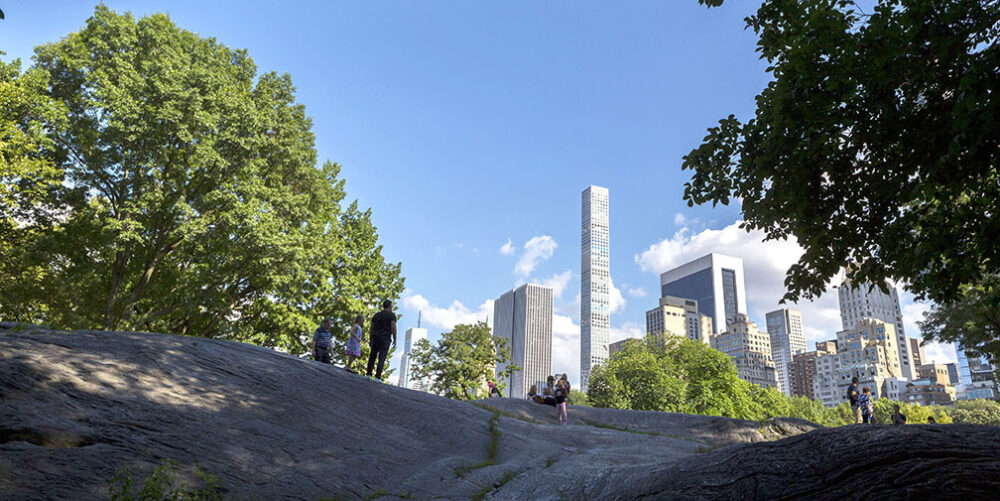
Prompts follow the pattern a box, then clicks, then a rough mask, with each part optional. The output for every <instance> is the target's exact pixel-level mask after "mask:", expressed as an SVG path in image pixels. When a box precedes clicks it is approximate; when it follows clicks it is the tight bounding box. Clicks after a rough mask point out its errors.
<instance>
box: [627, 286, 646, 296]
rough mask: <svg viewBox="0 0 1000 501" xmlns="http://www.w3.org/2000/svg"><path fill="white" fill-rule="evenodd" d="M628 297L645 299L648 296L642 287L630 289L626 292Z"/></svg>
mask: <svg viewBox="0 0 1000 501" xmlns="http://www.w3.org/2000/svg"><path fill="white" fill-rule="evenodd" d="M628 295H629V296H632V297H646V296H648V295H649V294H648V293H646V289H643V288H642V287H632V288H630V289H629V290H628Z"/></svg>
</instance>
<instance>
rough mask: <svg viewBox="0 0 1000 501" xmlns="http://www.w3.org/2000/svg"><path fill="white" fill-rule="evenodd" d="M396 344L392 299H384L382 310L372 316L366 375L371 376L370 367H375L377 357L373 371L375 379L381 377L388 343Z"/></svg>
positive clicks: (387, 351)
mask: <svg viewBox="0 0 1000 501" xmlns="http://www.w3.org/2000/svg"><path fill="white" fill-rule="evenodd" d="M390 341H391V342H392V346H393V347H395V346H396V314H395V313H393V312H392V301H389V300H388V299H386V300H385V301H382V311H380V312H378V313H376V314H375V316H373V317H372V328H371V334H370V335H369V341H368V343H369V346H371V349H372V351H371V354H369V355H368V372H367V373H368V377H369V378H370V377H372V369H374V368H375V360H376V358H377V359H378V370H377V371H376V372H375V379H378V380H381V379H382V368H383V367H385V356H386V355H388V354H389V343H390Z"/></svg>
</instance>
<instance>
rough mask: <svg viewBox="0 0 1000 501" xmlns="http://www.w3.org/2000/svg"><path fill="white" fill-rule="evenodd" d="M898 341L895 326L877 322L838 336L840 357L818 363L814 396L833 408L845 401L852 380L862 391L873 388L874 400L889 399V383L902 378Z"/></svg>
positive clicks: (820, 359) (869, 320)
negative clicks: (885, 397)
mask: <svg viewBox="0 0 1000 501" xmlns="http://www.w3.org/2000/svg"><path fill="white" fill-rule="evenodd" d="M897 340H898V338H897V336H896V332H895V328H894V327H893V325H892V324H891V323H888V322H883V321H881V320H876V319H873V318H866V319H864V320H861V321H860V322H858V324H857V325H855V327H854V328H853V329H846V330H843V331H840V332H838V333H837V353H836V354H835V355H830V356H824V357H818V358H817V359H816V377H815V379H814V382H813V394H814V395H815V397H816V400H819V401H821V402H823V405H826V406H828V407H833V406H835V405H837V404H839V403H840V402H843V401H844V400H845V398H846V397H845V395H846V392H847V387H848V386H849V385H850V384H851V379H852V378H855V377H856V378H858V380H859V381H860V383H859V384H858V387H859V388H863V387H866V386H867V387H868V388H871V391H872V395H873V397H874V398H881V397H882V396H885V394H886V390H885V380H886V379H888V378H899V377H900V373H901V371H902V369H901V366H900V363H899V350H898V348H897V346H896V342H897Z"/></svg>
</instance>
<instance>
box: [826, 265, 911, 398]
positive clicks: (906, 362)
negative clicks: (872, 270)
mask: <svg viewBox="0 0 1000 501" xmlns="http://www.w3.org/2000/svg"><path fill="white" fill-rule="evenodd" d="M885 285H886V287H887V288H888V293H885V292H882V290H881V289H879V288H878V287H877V286H875V285H872V284H857V287H854V284H852V282H851V281H850V280H846V281H844V284H843V285H841V286H840V287H839V288H838V291H839V295H838V296H839V299H840V321H841V324H842V327H843V329H844V330H850V329H854V328H855V327H857V325H858V322H860V321H861V320H864V319H866V318H874V319H877V320H881V321H883V322H885V323H887V324H892V326H893V327H894V328H895V333H896V337H897V340H896V343H895V345H896V349H897V350H899V363H900V365H901V366H902V367H901V368H902V377H905V378H907V379H909V380H911V381H912V380H913V379H915V378H916V376H917V368H916V367H914V366H913V357H912V356H911V355H910V342H909V341H908V340H907V339H906V332H905V331H904V330H903V312H902V309H900V307H899V295H898V294H897V293H896V288H895V287H893V286H892V284H890V283H888V282H886V284H885Z"/></svg>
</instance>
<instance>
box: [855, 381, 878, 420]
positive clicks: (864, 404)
mask: <svg viewBox="0 0 1000 501" xmlns="http://www.w3.org/2000/svg"><path fill="white" fill-rule="evenodd" d="M858 407H860V408H861V422H862V423H871V422H872V414H873V412H872V411H873V410H874V407H873V406H872V389H871V388H869V387H867V386H865V387H864V389H863V390H861V396H860V397H858Z"/></svg>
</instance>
